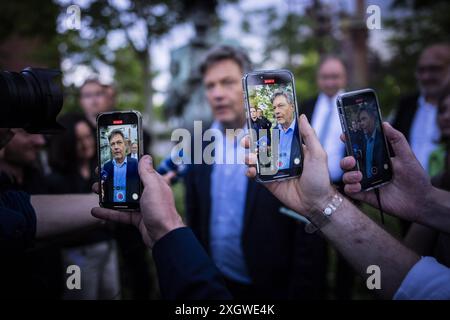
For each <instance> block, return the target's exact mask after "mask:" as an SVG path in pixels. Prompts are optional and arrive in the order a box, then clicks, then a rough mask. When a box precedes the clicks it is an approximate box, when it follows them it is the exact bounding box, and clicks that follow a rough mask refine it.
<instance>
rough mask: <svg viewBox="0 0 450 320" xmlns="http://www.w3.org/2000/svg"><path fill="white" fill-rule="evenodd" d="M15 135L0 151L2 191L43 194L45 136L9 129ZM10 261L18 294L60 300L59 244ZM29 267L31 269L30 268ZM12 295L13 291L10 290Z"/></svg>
mask: <svg viewBox="0 0 450 320" xmlns="http://www.w3.org/2000/svg"><path fill="white" fill-rule="evenodd" d="M11 131H12V132H13V133H14V136H13V137H12V139H11V140H10V141H9V143H8V144H7V145H6V146H5V147H4V148H3V149H1V150H0V186H1V189H2V190H16V191H25V192H27V193H29V194H32V195H36V194H46V193H48V185H47V184H46V181H45V178H44V174H43V172H42V165H41V159H40V154H41V151H42V150H43V148H44V146H45V139H44V136H43V135H41V134H30V133H28V132H26V131H25V130H23V129H11ZM2 263H12V266H11V268H10V270H11V274H8V275H2V276H7V277H9V278H11V279H17V287H15V288H14V289H15V290H17V292H20V295H21V297H28V298H37V297H39V298H51V299H59V298H60V296H61V293H62V290H63V287H62V284H63V270H62V267H61V266H62V264H61V254H60V246H59V244H58V243H53V242H51V243H47V244H46V245H39V246H36V247H35V248H32V249H31V250H29V251H27V252H26V253H25V254H24V255H22V256H20V258H18V259H17V260H15V261H5V262H2ZM30 270H31V271H30ZM11 294H12V293H11Z"/></svg>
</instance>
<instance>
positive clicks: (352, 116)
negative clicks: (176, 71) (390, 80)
mask: <svg viewBox="0 0 450 320" xmlns="http://www.w3.org/2000/svg"><path fill="white" fill-rule="evenodd" d="M342 111H343V115H344V117H345V124H346V125H345V127H346V129H345V130H346V131H347V132H346V134H347V138H348V140H349V141H347V149H350V150H348V151H350V152H351V153H352V154H353V156H354V157H355V159H356V161H357V166H358V169H359V170H360V171H361V172H362V174H363V181H362V183H361V185H362V188H363V189H368V188H371V187H375V186H377V185H379V184H381V183H384V182H387V181H390V180H391V178H392V168H391V162H390V155H389V151H388V148H387V144H386V139H385V136H384V131H383V126H382V119H381V114H380V109H379V106H378V102H377V98H376V95H375V93H374V92H373V91H372V90H367V91H362V92H361V91H360V93H356V94H351V93H347V94H344V97H343V98H342Z"/></svg>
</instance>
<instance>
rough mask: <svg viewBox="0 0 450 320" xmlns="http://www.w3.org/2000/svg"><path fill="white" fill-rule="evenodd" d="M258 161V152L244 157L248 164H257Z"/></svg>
mask: <svg viewBox="0 0 450 320" xmlns="http://www.w3.org/2000/svg"><path fill="white" fill-rule="evenodd" d="M256 161H258V159H257V157H256V154H254V153H249V154H246V155H245V157H244V162H245V164H246V165H248V166H254V165H256Z"/></svg>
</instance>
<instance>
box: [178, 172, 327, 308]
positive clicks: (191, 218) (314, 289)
mask: <svg viewBox="0 0 450 320" xmlns="http://www.w3.org/2000/svg"><path fill="white" fill-rule="evenodd" d="M212 168H213V167H212V166H211V165H206V164H199V165H190V166H189V167H188V170H187V173H186V176H185V185H186V218H187V221H188V224H189V226H190V227H191V228H192V230H193V231H194V233H195V235H196V236H197V238H198V239H199V241H200V243H201V244H202V245H203V246H204V248H205V249H206V251H207V252H209V248H210V247H209V232H210V226H209V224H210V216H211V173H212ZM281 207H282V204H281V202H279V201H278V200H277V199H276V198H275V197H274V196H273V195H272V194H271V193H270V192H269V191H268V190H267V189H266V188H265V187H264V186H263V185H261V184H259V183H257V182H255V181H254V180H249V181H248V187H247V194H246V204H245V212H244V227H243V232H242V246H243V252H244V258H245V261H246V264H247V266H248V270H249V273H250V277H251V278H252V282H253V285H254V287H255V289H256V290H257V291H258V292H259V293H260V296H259V297H255V298H274V299H286V298H309V299H319V298H322V297H323V296H324V291H325V283H326V258H327V255H326V245H325V241H324V239H322V238H321V237H320V236H319V235H317V234H312V235H311V234H307V233H306V232H305V231H304V224H303V223H299V222H297V221H295V220H294V219H292V218H290V217H288V216H285V215H283V214H282V213H280V208H281Z"/></svg>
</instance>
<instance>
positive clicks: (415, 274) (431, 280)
mask: <svg viewBox="0 0 450 320" xmlns="http://www.w3.org/2000/svg"><path fill="white" fill-rule="evenodd" d="M425 299H426V300H444V299H445V300H449V299H450V269H449V268H447V267H445V266H444V265H442V264H440V263H439V262H437V261H436V259H435V258H433V257H423V258H422V259H420V260H419V261H418V262H417V263H416V264H415V265H414V266H413V267H412V268H411V270H409V272H408V274H407V275H406V277H405V279H403V281H402V284H401V285H400V287H399V288H398V289H397V292H396V293H395V295H394V300H425Z"/></svg>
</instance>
